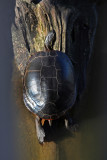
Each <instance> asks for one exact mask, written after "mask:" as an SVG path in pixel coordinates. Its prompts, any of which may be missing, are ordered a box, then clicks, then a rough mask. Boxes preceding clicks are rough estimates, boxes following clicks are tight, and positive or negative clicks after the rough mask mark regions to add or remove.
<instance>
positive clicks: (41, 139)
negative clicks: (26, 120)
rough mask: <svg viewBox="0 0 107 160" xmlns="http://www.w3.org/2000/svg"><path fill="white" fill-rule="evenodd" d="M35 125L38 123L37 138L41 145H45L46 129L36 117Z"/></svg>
mask: <svg viewBox="0 0 107 160" xmlns="http://www.w3.org/2000/svg"><path fill="white" fill-rule="evenodd" d="M35 123H36V133H37V138H38V141H39V143H40V144H43V143H44V138H45V132H44V129H43V127H42V125H41V123H40V118H39V117H36V118H35Z"/></svg>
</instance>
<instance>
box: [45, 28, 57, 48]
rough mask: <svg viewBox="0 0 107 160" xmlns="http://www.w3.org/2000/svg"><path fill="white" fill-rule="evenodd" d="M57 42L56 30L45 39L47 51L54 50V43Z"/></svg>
mask: <svg viewBox="0 0 107 160" xmlns="http://www.w3.org/2000/svg"><path fill="white" fill-rule="evenodd" d="M55 41H56V32H55V30H52V31H50V32H49V33H48V35H47V36H46V38H45V43H44V45H45V49H46V50H53V46H54V43H55Z"/></svg>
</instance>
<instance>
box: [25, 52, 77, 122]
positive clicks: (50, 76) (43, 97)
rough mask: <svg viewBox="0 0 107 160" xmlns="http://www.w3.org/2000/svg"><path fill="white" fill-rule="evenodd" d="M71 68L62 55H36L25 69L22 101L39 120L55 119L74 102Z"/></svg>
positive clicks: (66, 58)
mask: <svg viewBox="0 0 107 160" xmlns="http://www.w3.org/2000/svg"><path fill="white" fill-rule="evenodd" d="M75 86H76V85H75V80H74V69H73V65H72V63H71V61H70V59H69V58H68V56H67V55H66V54H65V53H62V52H59V51H50V52H38V53H35V55H33V56H32V57H31V58H30V59H29V61H28V63H27V66H26V69H25V73H24V81H23V98H24V103H25V105H26V107H27V108H28V109H29V110H30V111H31V112H33V113H34V114H36V115H38V116H39V117H40V118H43V119H57V118H59V117H60V116H62V115H63V114H65V112H66V111H67V110H68V109H70V108H71V107H72V106H73V104H74V102H75V99H76V87H75Z"/></svg>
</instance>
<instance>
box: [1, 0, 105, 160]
mask: <svg viewBox="0 0 107 160" xmlns="http://www.w3.org/2000/svg"><path fill="white" fill-rule="evenodd" d="M14 7H15V1H14V0H2V1H0V159H2V160H7V159H8V160H13V159H15V160H16V159H18V158H17V157H18V155H17V154H18V152H17V148H15V135H14V123H13V122H14V121H15V119H14V115H13V114H14V113H13V112H12V107H11V106H12V100H11V87H12V82H11V79H12V71H13V49H12V39H11V24H12V22H13V21H14ZM97 10H98V27H97V32H96V37H95V42H94V49H93V54H92V58H91V62H90V65H91V68H89V77H90V78H89V82H88V89H87V91H88V94H89V96H90V101H89V102H87V103H90V106H91V104H94V105H95V108H93V109H91V107H90V109H89V108H88V111H87V112H90V114H91V116H95V115H97V114H100V115H101V117H102V118H101V119H100V122H99V124H96V125H97V126H98V125H99V133H100V136H99V146H101V147H100V151H99V152H101V155H102V160H106V159H107V18H106V17H107V2H106V0H105V1H104V0H103V1H97ZM88 94H87V96H88Z"/></svg>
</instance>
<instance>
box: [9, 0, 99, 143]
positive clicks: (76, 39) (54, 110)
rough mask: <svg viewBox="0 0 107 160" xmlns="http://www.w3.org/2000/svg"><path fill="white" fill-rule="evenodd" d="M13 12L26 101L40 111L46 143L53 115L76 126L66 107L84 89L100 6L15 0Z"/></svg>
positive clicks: (40, 129) (38, 128)
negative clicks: (45, 127)
mask: <svg viewBox="0 0 107 160" xmlns="http://www.w3.org/2000/svg"><path fill="white" fill-rule="evenodd" d="M57 2H58V1H57ZM15 12H16V17H15V24H13V25H12V41H13V48H14V58H15V63H16V65H17V68H18V69H19V71H20V74H21V76H22V77H23V100H24V103H25V106H26V107H27V108H28V109H29V110H30V111H31V112H33V113H34V114H35V115H36V118H35V122H36V131H37V137H38V140H39V142H40V143H43V142H44V140H45V136H46V135H45V131H44V129H43V127H42V125H43V124H44V121H45V120H48V121H49V124H50V125H51V123H52V120H54V119H59V118H60V117H62V116H63V115H67V116H66V120H65V126H66V128H69V124H71V125H72V121H73V120H72V119H71V118H69V115H68V114H67V111H68V110H69V109H71V108H72V107H73V106H75V103H76V102H77V101H78V100H79V99H80V96H81V95H82V93H83V91H84V88H85V84H86V71H87V66H88V62H89V60H90V57H91V53H92V48H93V42H94V36H95V32H96V27H97V12H96V6H95V5H94V4H87V3H84V4H73V3H72V2H71V1H69V2H68V3H65V2H63V3H54V2H53V1H50V0H49V1H40V2H39V1H37V4H36V1H35V3H34V1H32V2H31V3H29V4H28V3H27V1H26V2H25V1H24V2H23V1H20V0H17V3H16V8H15ZM53 15H54V18H53ZM41 22H42V23H41ZM51 30H52V31H51ZM46 35H47V36H46ZM56 35H57V39H56ZM45 36H46V38H45ZM54 44H55V45H54ZM53 46H55V47H54V48H55V49H56V50H54V49H53ZM43 47H44V48H45V49H43ZM49 76H50V77H49ZM49 78H50V79H49ZM33 86H35V87H33ZM36 91H37V92H36ZM35 104H36V105H35ZM41 119H42V121H41Z"/></svg>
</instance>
